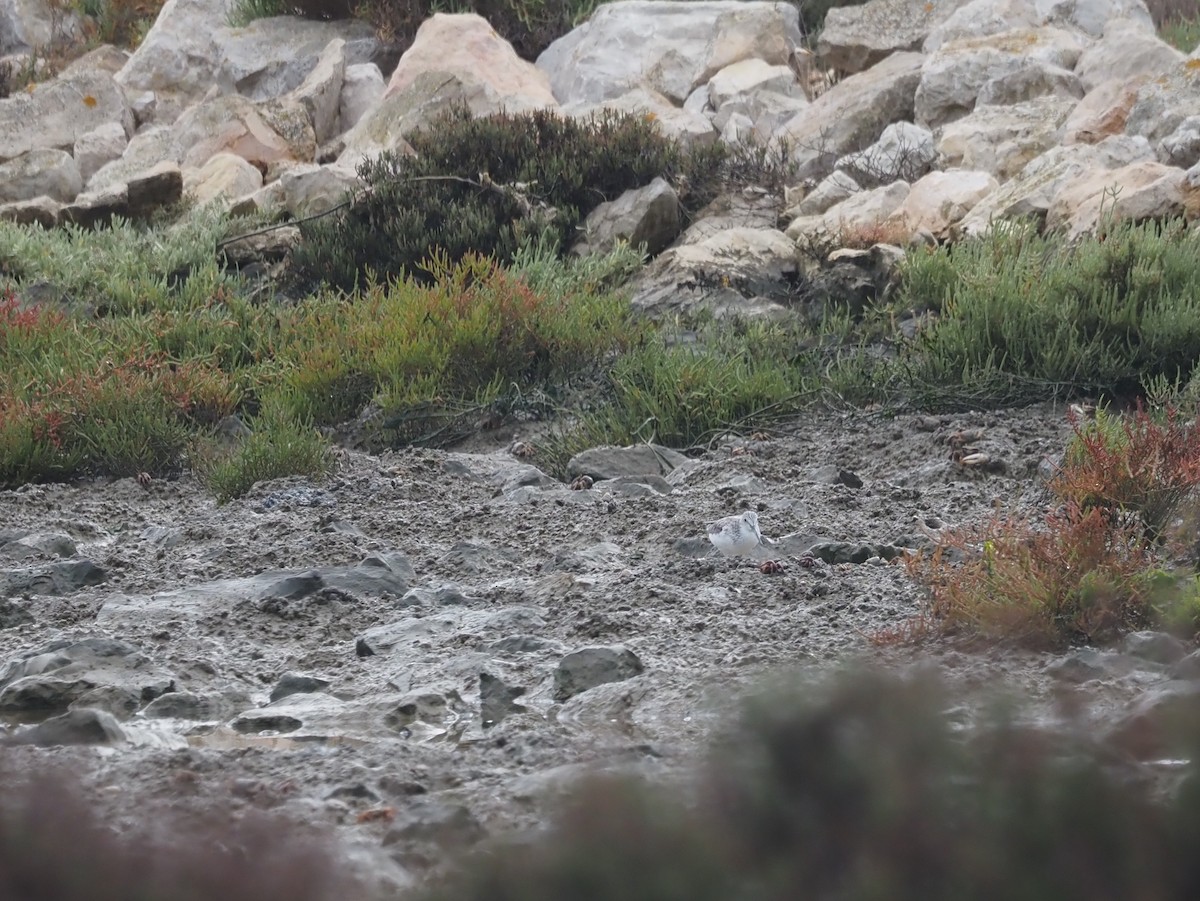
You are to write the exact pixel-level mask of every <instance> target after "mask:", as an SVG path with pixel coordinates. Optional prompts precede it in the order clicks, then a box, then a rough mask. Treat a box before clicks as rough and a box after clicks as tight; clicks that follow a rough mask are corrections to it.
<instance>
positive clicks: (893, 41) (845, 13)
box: [817, 0, 962, 75]
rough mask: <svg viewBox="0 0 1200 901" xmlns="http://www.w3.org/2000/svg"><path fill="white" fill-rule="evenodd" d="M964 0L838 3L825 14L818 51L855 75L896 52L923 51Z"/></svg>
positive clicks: (839, 68) (833, 64)
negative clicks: (935, 30) (928, 40)
mask: <svg viewBox="0 0 1200 901" xmlns="http://www.w3.org/2000/svg"><path fill="white" fill-rule="evenodd" d="M961 5H962V0H933V2H927V0H871V2H869V3H863V4H861V5H852V6H841V7H838V6H835V7H833V8H832V9H830V10H829V12H828V13H826V15H825V22H824V24H823V25H822V27H821V36H820V38H819V39H818V41H817V54H818V55H819V56H820V59H821V62H822V63H823V64H824V65H826V66H829V67H830V68H832V69H836V70H837V71H839V72H844V73H846V74H847V75H852V74H854V73H855V72H862V71H864V70H866V69H869V68H871V66H873V65H875V64H876V63H878V62H880V61H881V60H883V59H885V58H886V57H888V56H891V55H892V54H893V53H898V52H904V51H909V50H920V49H921V47H922V45H923V44H924V43H925V40H926V38H927V37H928V36H929V33H930V31H931V30H933V29H934V28H935V27H937V26H938V25H940V24H941V23H942V22H944V21H945V20H946V19H947V17H949V16H950V14H951V13H953V12H954V11H955V10H956V9H957V8H958V7H959V6H961Z"/></svg>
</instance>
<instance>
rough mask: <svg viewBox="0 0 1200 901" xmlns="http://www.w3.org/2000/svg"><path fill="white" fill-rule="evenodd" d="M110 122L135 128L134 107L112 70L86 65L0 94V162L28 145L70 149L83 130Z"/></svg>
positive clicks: (127, 129) (129, 131)
mask: <svg viewBox="0 0 1200 901" xmlns="http://www.w3.org/2000/svg"><path fill="white" fill-rule="evenodd" d="M110 122H116V123H117V124H119V125H120V126H121V128H122V129H123V130H124V132H125V134H126V135H129V134H132V133H133V111H132V110H131V109H130V108H129V103H128V102H127V101H126V99H125V92H124V91H122V90H121V87H120V85H118V84H117V83H116V82H115V81H114V80H113V77H112V76H111V75H109V74H108V73H106V72H100V71H96V70H92V71H84V72H78V73H76V74H73V75H71V76H68V77H66V78H59V79H55V80H54V81H48V82H43V83H41V84H38V85H36V86H35V87H34V89H33V90H32V91H31V92H25V91H22V92H20V93H18V94H15V95H14V96H12V97H8V98H5V99H3V100H0V162H3V161H5V160H11V159H12V158H13V157H16V156H19V155H21V154H23V153H27V152H28V151H30V150H50V149H54V150H70V149H72V148H73V147H74V146H75V142H76V141H77V140H78V139H79V138H80V137H81V136H83V135H85V134H87V133H88V132H89V131H91V130H93V129H95V128H99V127H100V126H102V125H106V124H108V123H110Z"/></svg>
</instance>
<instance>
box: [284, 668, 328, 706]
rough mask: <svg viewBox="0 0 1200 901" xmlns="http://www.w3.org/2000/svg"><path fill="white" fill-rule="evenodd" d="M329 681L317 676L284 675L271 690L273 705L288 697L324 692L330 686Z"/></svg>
mask: <svg viewBox="0 0 1200 901" xmlns="http://www.w3.org/2000/svg"><path fill="white" fill-rule="evenodd" d="M330 684H331V683H330V681H329V680H328V679H322V678H319V677H317V676H306V675H303V674H302V673H284V674H283V675H282V676H280V677H279V681H278V682H276V683H275V687H274V688H272V689H271V703H275V702H276V701H279V700H282V699H283V698H286V697H287V696H288V695H294V694H310V693H312V692H314V691H324V690H325V689H326V688H328V687H329V686H330Z"/></svg>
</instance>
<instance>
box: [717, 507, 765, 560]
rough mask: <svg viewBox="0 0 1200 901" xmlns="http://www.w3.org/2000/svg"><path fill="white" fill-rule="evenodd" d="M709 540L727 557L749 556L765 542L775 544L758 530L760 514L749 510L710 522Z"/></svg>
mask: <svg viewBox="0 0 1200 901" xmlns="http://www.w3.org/2000/svg"><path fill="white" fill-rule="evenodd" d="M708 540H709V541H711V542H712V543H713V546H714V547H715V548H716V549H717V550H718V551H720V552H721V554H722V555H723V556H726V557H748V556H749V555H750V554H751V553H753V552H754V549H755V548H757V547H758V546H759V545H761V544H763V543H764V542H765V543H769V544H773V543H774V542H772V541H771V539H770V538H764V537H763V534H762V532H760V531H759V530H758V514H757V513H755V512H754V511H753V510H747V511H746V512H745V513H743V514H742V515H741V516H726V517H725V518H724V519H718V520H717V521H716V522H710V523H709V524H708Z"/></svg>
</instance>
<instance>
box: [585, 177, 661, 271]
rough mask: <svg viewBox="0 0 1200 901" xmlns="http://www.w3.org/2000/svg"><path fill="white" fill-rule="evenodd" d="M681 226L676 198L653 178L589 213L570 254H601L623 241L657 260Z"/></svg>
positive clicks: (659, 181) (659, 179)
mask: <svg viewBox="0 0 1200 901" xmlns="http://www.w3.org/2000/svg"><path fill="white" fill-rule="evenodd" d="M680 225H681V215H680V205H679V195H678V194H676V193H675V189H674V188H672V187H671V185H670V184H669V183H668V182H667V181H666V180H665V179H662V178H656V179H654V181H652V182H651V183H650V184H649V185H647V186H646V187H644V188H638V189H636V190H633V191H626V192H625V193H624V194H622V195H621V196H620V197H618V198H617V199H616V200H612V201H609V202H608V203H602V204H600V206H598V207H596V209H594V210H592V212H591V213H589V214H588V217H587V219H586V220H585V221H584V224H583V238H582V239H581V240H580V241H579V243H578V244H576V245H575V246H574V247H573V248H572V252H574V253H578V254H581V255H586V254H592V253H600V254H603V253H606V252H608V251H609V250H611V249H612V248H613V247H614V246H616V244H617V242H618V241H624V242H626V243H627V244H629V245H630V246H631V247H635V248H636V247H640V246H642V245H644V246H645V248H646V253H647V254H649V255H650V256H656V255H657V254H659V253H660V252H661V251H663V250H664V249H665V248H666V247H667V246H668V245H669V244H670V243H671V242H672V241H674V240H675V238H676V237H678V235H679V230H680Z"/></svg>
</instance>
